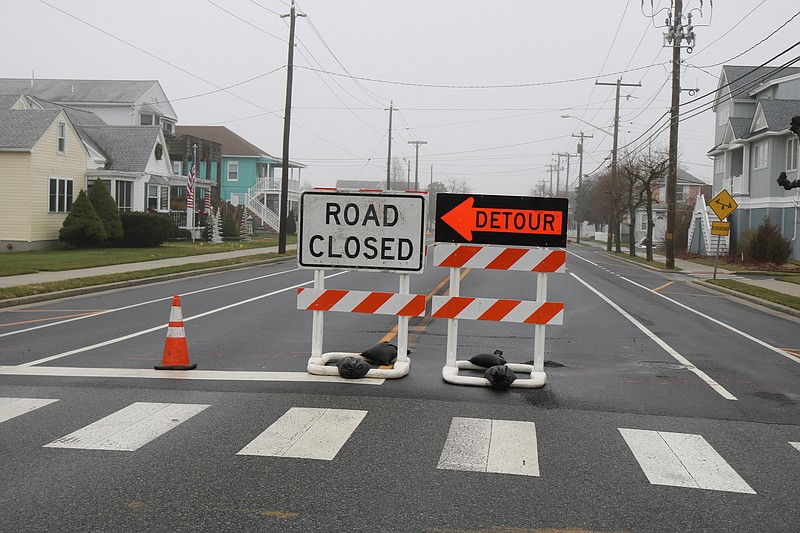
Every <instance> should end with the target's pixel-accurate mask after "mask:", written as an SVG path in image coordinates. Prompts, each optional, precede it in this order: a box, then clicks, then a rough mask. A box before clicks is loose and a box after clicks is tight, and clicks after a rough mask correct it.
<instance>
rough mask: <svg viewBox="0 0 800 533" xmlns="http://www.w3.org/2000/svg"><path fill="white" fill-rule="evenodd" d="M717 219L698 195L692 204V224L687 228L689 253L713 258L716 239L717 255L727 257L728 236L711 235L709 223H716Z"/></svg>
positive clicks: (703, 198)
mask: <svg viewBox="0 0 800 533" xmlns="http://www.w3.org/2000/svg"><path fill="white" fill-rule="evenodd" d="M718 221H719V218H718V217H717V215H716V214H715V213H714V211H712V210H711V208H709V207H708V206H707V205H706V199H705V196H704V195H702V194H701V195H699V196H698V197H697V200H696V201H695V204H694V212H693V213H692V223H691V225H690V226H689V251H690V252H693V253H697V254H701V255H707V256H713V255H716V253H717V239H719V255H728V249H729V244H730V235H729V236H727V237H718V236H716V235H711V223H712V222H718Z"/></svg>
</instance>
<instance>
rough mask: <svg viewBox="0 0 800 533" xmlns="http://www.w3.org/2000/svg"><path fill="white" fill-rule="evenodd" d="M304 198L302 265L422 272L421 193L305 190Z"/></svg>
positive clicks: (422, 214) (422, 229)
mask: <svg viewBox="0 0 800 533" xmlns="http://www.w3.org/2000/svg"><path fill="white" fill-rule="evenodd" d="M300 199H301V200H300V202H301V210H300V239H299V243H298V246H299V248H298V264H299V265H300V266H301V267H304V268H337V269H354V270H376V271H390V272H421V271H422V268H423V266H424V245H425V243H424V237H425V220H426V219H425V207H426V206H425V197H424V196H423V195H419V194H402V193H397V194H395V193H345V192H338V191H336V192H332V191H305V192H304V193H303V194H302V195H301V196H300Z"/></svg>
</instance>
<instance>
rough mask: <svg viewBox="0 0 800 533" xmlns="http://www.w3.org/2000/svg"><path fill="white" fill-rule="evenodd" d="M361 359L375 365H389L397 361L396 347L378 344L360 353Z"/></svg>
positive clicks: (387, 343) (389, 344)
mask: <svg viewBox="0 0 800 533" xmlns="http://www.w3.org/2000/svg"><path fill="white" fill-rule="evenodd" d="M361 357H364V358H366V359H369V360H370V361H372V362H373V363H375V364H377V365H384V366H386V365H391V364H392V363H393V362H394V361H395V359H397V346H395V345H394V344H391V343H389V342H386V341H384V342H379V343H378V344H374V345H372V346H370V347H369V348H367V349H366V350H364V351H363V352H361Z"/></svg>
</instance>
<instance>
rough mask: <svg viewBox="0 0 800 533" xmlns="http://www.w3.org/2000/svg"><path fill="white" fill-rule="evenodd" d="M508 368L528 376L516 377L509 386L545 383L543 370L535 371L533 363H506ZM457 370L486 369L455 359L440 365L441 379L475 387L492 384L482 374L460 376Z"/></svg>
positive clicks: (545, 375) (532, 387) (536, 386)
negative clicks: (450, 362)
mask: <svg viewBox="0 0 800 533" xmlns="http://www.w3.org/2000/svg"><path fill="white" fill-rule="evenodd" d="M506 365H507V366H508V368H510V369H511V370H512V371H514V373H515V374H529V375H530V377H529V378H517V379H515V380H514V382H513V383H511V385H509V387H517V388H525V389H538V388H541V387H544V385H545V383H547V374H545V373H544V372H540V371H536V370H534V369H533V365H527V364H524V363H506ZM459 370H478V371H483V372H485V371H486V370H488V369H487V368H484V367H482V366H478V365H474V364H472V363H470V362H469V361H456V366H445V367H442V379H444V380H445V381H446V382H448V383H452V384H454V385H473V386H477V387H491V386H492V384H491V383H490V382H489V380H488V379H486V378H485V377H483V376H462V375H460V374H459V373H458V371H459Z"/></svg>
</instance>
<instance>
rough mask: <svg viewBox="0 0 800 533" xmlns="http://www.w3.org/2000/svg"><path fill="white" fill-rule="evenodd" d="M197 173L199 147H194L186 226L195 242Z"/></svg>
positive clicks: (187, 186) (187, 196)
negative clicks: (195, 184)
mask: <svg viewBox="0 0 800 533" xmlns="http://www.w3.org/2000/svg"><path fill="white" fill-rule="evenodd" d="M196 173H197V145H196V144H194V145H192V170H191V172H190V173H189V180H188V182H187V184H186V192H187V194H186V226H187V228H189V232H190V233H191V234H192V242H194V176H195V174H196Z"/></svg>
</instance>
